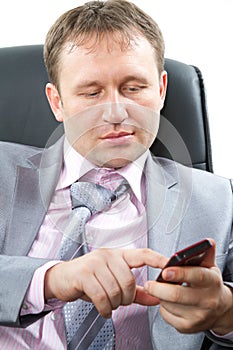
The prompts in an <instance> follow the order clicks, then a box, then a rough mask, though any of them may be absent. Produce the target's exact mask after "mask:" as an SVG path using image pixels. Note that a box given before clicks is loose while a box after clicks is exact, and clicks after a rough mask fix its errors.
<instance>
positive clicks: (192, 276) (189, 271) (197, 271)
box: [162, 266, 221, 288]
mask: <svg viewBox="0 0 233 350" xmlns="http://www.w3.org/2000/svg"><path fill="white" fill-rule="evenodd" d="M162 277H163V279H164V280H165V281H168V282H173V283H184V282H185V283H186V284H188V285H191V286H193V287H199V288H201V287H203V288H204V287H209V286H210V285H213V287H214V284H215V283H216V282H219V280H221V274H220V271H219V269H218V268H217V267H211V268H206V267H200V266H180V267H178V266H177V267H169V268H167V269H164V271H163V273H162Z"/></svg>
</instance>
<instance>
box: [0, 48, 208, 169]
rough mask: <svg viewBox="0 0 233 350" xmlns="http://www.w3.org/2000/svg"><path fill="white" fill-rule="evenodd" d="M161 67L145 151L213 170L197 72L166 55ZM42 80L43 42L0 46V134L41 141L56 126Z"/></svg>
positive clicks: (4, 137) (6, 138)
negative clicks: (158, 100)
mask: <svg viewBox="0 0 233 350" xmlns="http://www.w3.org/2000/svg"><path fill="white" fill-rule="evenodd" d="M165 68H166V70H167V72H168V91H167V96H166V101H165V105H164V108H163V110H162V111H161V115H162V117H161V123H160V129H159V134H158V137H157V139H156V141H155V142H154V144H153V145H152V147H151V151H152V152H153V153H154V154H155V155H158V156H162V157H168V158H173V159H175V160H176V161H179V162H181V163H183V164H186V165H192V166H193V167H196V168H200V169H203V170H207V171H213V170H212V159H211V145H210V136H209V126H208V118H207V109H206V100H205V91H204V84H203V79H202V76H201V72H200V71H199V70H198V69H197V68H196V67H194V66H190V65H187V64H184V63H181V62H178V61H175V60H171V59H166V61H165ZM46 82H48V76H47V72H46V69H45V66H44V62H43V45H29V46H18V47H9V48H0V140H2V141H11V142H16V143H22V144H28V145H33V146H39V147H44V146H45V145H46V142H47V140H48V138H49V136H50V134H51V133H52V132H53V130H55V128H56V127H57V126H58V123H57V122H56V120H55V118H54V116H53V114H52V111H51V109H50V107H49V104H48V102H47V99H46V96H45V92H44V90H45V84H46ZM187 153H188V157H187ZM189 156H190V158H189ZM188 158H189V159H188ZM190 160H191V163H192V164H189V163H190Z"/></svg>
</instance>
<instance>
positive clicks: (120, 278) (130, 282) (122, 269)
mask: <svg viewBox="0 0 233 350" xmlns="http://www.w3.org/2000/svg"><path fill="white" fill-rule="evenodd" d="M108 268H109V269H110V270H111V273H112V274H113V275H114V277H115V279H116V281H117V283H118V286H119V288H120V291H121V293H120V297H121V300H120V304H121V305H129V304H131V303H132V302H133V301H134V298H135V293H136V281H135V277H134V275H133V273H132V271H131V269H130V267H129V266H128V265H127V263H126V262H125V260H123V259H119V256H113V258H112V259H111V260H110V261H109V263H108Z"/></svg>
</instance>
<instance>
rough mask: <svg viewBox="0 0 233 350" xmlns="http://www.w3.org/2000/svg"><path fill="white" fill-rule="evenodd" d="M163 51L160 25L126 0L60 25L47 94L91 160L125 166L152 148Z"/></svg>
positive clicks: (86, 9)
mask: <svg viewBox="0 0 233 350" xmlns="http://www.w3.org/2000/svg"><path fill="white" fill-rule="evenodd" d="M116 9H117V10H116ZM126 9H127V11H126ZM80 13H81V14H80ZM152 29H153V30H152ZM152 39H153V40H152ZM151 43H153V45H152V44H151ZM163 53H164V45H163V39H162V35H161V32H160V30H159V28H158V26H157V24H155V22H154V21H153V20H152V19H151V18H150V17H149V16H147V15H146V14H144V13H143V12H142V11H141V10H140V9H138V8H137V7H136V6H135V5H134V4H131V3H129V2H127V1H124V0H108V1H106V2H100V1H94V2H90V3H87V4H86V5H84V6H81V7H78V8H76V9H73V10H71V11H68V13H65V14H64V15H63V16H61V17H60V18H59V19H58V20H57V21H56V22H55V24H54V25H53V26H52V28H51V29H50V31H49V33H48V35H47V39H46V44H45V62H46V64H47V67H48V72H49V75H50V79H51V83H49V84H47V86H46V94H47V97H48V100H49V102H50V105H51V108H52V110H53V112H54V115H55V117H56V119H57V120H58V121H60V122H64V128H65V133H66V136H67V139H68V141H69V143H70V144H71V145H72V146H73V147H74V148H75V149H76V151H78V152H79V153H80V154H81V155H82V156H83V157H84V158H86V159H88V160H90V161H91V162H93V163H94V164H96V165H98V166H108V167H122V166H125V165H126V164H128V163H129V162H132V161H134V160H135V159H137V158H138V157H139V156H140V155H141V154H142V153H144V152H145V150H146V149H148V148H149V147H150V146H151V144H152V142H153V140H154V138H155V137H156V135H157V131H158V124H159V113H160V110H161V108H162V106H163V102H164V98H165V92H166V72H164V71H163Z"/></svg>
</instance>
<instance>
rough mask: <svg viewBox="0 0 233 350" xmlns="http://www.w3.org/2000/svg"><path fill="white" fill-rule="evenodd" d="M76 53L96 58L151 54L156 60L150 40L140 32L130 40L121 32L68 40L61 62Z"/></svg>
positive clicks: (62, 52) (61, 55)
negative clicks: (80, 39) (80, 40)
mask: <svg viewBox="0 0 233 350" xmlns="http://www.w3.org/2000/svg"><path fill="white" fill-rule="evenodd" d="M72 54H75V55H76V56H77V57H78V56H80V57H83V56H84V57H86V58H87V59H88V58H89V57H90V56H92V57H93V58H94V59H98V58H101V57H103V58H104V57H106V55H111V56H112V59H114V58H116V57H119V56H127V55H128V56H133V55H138V54H141V55H143V54H144V55H151V56H152V57H154V59H155V62H156V53H155V50H154V48H153V47H152V45H151V44H150V43H149V41H148V40H147V39H146V38H145V37H144V36H143V35H142V34H140V33H137V34H135V35H134V36H132V38H131V39H130V40H129V39H128V38H125V37H123V36H122V35H121V34H120V33H107V34H104V35H102V36H101V37H97V36H96V35H95V34H92V35H89V36H87V37H86V39H85V40H82V42H81V44H80V43H79V41H78V40H77V42H76V41H67V42H66V43H65V45H64V47H63V49H62V51H61V54H60V63H61V64H62V62H63V61H64V60H66V59H67V58H68V56H72Z"/></svg>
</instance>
